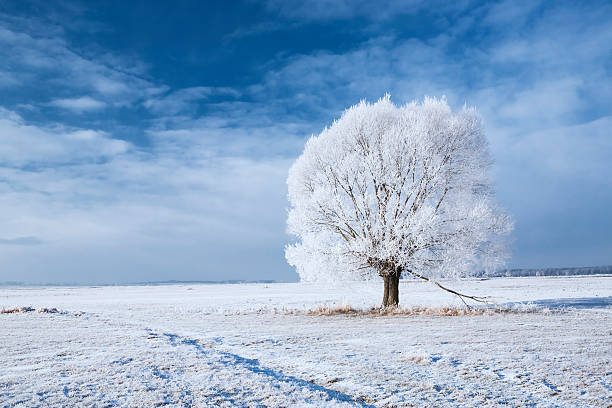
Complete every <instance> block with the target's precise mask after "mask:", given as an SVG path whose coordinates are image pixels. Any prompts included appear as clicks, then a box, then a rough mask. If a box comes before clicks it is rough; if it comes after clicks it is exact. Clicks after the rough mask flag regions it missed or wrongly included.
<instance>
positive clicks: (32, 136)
mask: <svg viewBox="0 0 612 408" xmlns="http://www.w3.org/2000/svg"><path fill="white" fill-rule="evenodd" d="M129 149H130V145H129V143H127V142H125V141H122V140H117V139H112V138H110V137H109V136H108V135H107V134H106V133H104V132H99V131H95V130H79V129H67V128H63V127H55V128H48V129H45V128H40V127H37V126H32V125H28V124H27V123H25V122H24V121H23V119H22V118H21V117H20V116H19V115H17V114H16V113H14V112H11V111H7V110H6V109H3V108H0V157H2V165H4V166H27V165H33V166H53V165H59V164H66V163H68V164H69V163H80V162H87V161H96V160H101V159H105V160H107V159H109V158H112V157H113V156H116V155H120V154H122V153H125V152H127V151H128V150H129Z"/></svg>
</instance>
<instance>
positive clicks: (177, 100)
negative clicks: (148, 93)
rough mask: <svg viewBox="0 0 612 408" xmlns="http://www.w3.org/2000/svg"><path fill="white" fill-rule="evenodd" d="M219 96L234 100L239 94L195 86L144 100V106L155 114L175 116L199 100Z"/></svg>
mask: <svg viewBox="0 0 612 408" xmlns="http://www.w3.org/2000/svg"><path fill="white" fill-rule="evenodd" d="M219 95H221V96H230V97H233V98H236V97H239V96H240V93H239V92H238V91H237V90H235V89H233V88H228V87H209V86H197V87H192V88H184V89H179V90H177V91H174V92H170V93H169V94H167V95H159V96H155V97H153V98H150V99H148V100H146V101H145V102H144V106H145V107H146V108H148V109H150V110H151V111H152V112H155V113H161V114H164V115H176V114H178V113H180V112H183V111H188V110H190V109H191V108H193V107H195V106H196V105H197V103H198V102H199V101H201V100H206V99H208V98H210V97H211V96H219Z"/></svg>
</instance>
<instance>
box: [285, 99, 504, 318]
mask: <svg viewBox="0 0 612 408" xmlns="http://www.w3.org/2000/svg"><path fill="white" fill-rule="evenodd" d="M491 164H492V161H491V158H490V156H489V153H488V149H487V142H486V139H485V136H484V132H483V127H482V122H481V119H480V117H479V116H478V114H477V113H476V111H475V110H474V109H469V108H463V109H462V110H460V111H458V112H456V113H453V112H452V111H451V109H450V108H449V106H448V104H447V103H446V100H444V99H432V98H426V99H425V100H424V101H423V102H422V103H416V102H413V103H410V104H407V105H404V106H396V105H394V104H393V103H392V102H391V101H390V97H389V95H386V96H385V97H384V98H382V99H380V100H379V101H378V102H376V103H374V104H370V103H367V102H364V101H362V102H361V103H359V104H358V105H355V106H353V107H351V108H349V109H348V110H346V111H345V112H344V114H343V115H342V117H341V118H340V119H338V120H337V121H335V122H334V123H333V124H332V125H331V127H329V128H326V129H325V130H323V131H322V132H321V134H319V135H318V136H313V137H311V138H310V139H309V140H308V142H307V143H306V147H305V149H304V152H303V153H302V155H301V156H300V157H299V158H298V159H297V160H296V162H295V163H294V164H293V166H292V167H291V169H290V170H289V177H288V180H287V184H288V187H289V201H290V204H291V208H290V210H289V215H288V221H287V222H288V231H289V233H291V234H294V235H295V236H297V237H298V239H299V242H297V243H296V244H293V245H289V246H288V247H287V248H286V258H287V261H288V262H289V263H290V264H291V265H293V266H295V267H296V269H297V272H298V274H299V275H300V278H301V280H305V281H320V280H343V279H346V280H355V279H364V278H370V277H372V276H380V277H382V279H383V281H384V294H383V300H382V305H383V307H387V306H396V305H398V304H399V280H400V278H401V277H402V276H407V275H412V276H414V277H418V278H420V279H425V280H431V279H433V278H438V277H462V276H470V275H471V274H473V273H475V272H477V271H479V272H480V271H482V270H490V269H491V268H492V267H495V266H497V265H499V264H501V263H503V261H504V259H505V248H506V245H505V240H504V239H503V237H504V235H506V234H507V233H508V232H509V231H510V230H511V228H512V224H511V221H510V219H509V217H507V216H506V215H505V214H504V213H503V212H502V211H501V210H500V209H499V208H498V207H497V206H496V205H495V203H494V202H493V184H492V180H491V178H490V176H489V170H490V167H491ZM438 286H440V287H442V286H441V285H439V284H438ZM442 288H443V289H446V290H449V289H447V288H444V287H442ZM449 291H450V292H452V293H455V294H458V295H460V296H466V295H461V294H459V293H457V292H454V291H452V290H449ZM467 297H470V296H467ZM472 298H474V299H475V300H478V299H477V298H475V297H472Z"/></svg>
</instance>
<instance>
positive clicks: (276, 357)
mask: <svg viewBox="0 0 612 408" xmlns="http://www.w3.org/2000/svg"><path fill="white" fill-rule="evenodd" d="M447 284H448V285H449V286H452V287H453V288H456V289H459V290H462V291H464V292H467V293H471V294H476V295H490V296H492V300H493V301H495V302H496V303H498V304H506V305H511V306H512V307H513V308H514V309H515V310H517V311H522V312H520V313H490V314H483V315H465V316H439V315H435V314H433V315H405V316H402V315H395V316H363V315H359V316H355V315H334V316H321V315H312V314H309V313H307V311H308V310H311V309H315V308H317V307H319V306H321V305H327V306H332V307H333V306H343V305H350V306H352V307H357V308H368V307H371V306H376V305H378V304H379V303H380V297H381V295H382V283H381V282H350V283H342V284H335V285H327V284H306V283H274V284H233V285H198V284H184V285H166V286H106V287H4V288H0V310H9V309H12V308H23V307H31V308H33V309H34V311H29V312H18V313H1V314H0V406H2V407H4V406H8V407H13V406H16V407H33V406H54V407H55V406H58V407H59V406H130V407H149V406H197V407H210V406H214V407H216V406H219V407H233V406H241V407H258V406H259V407H289V406H297V407H306V406H313V407H314V406H316V407H411V406H416V407H447V406H448V407H454V406H461V407H466V406H467V407H472V406H474V407H475V406H510V407H524V406H533V407H610V406H612V276H609V275H608V276H573V277H529V278H494V279H489V280H476V279H474V280H463V281H458V282H447ZM400 302H401V306H403V307H406V308H410V307H413V306H414V307H416V306H419V307H441V306H455V307H462V303H461V302H460V301H459V300H458V299H457V298H456V297H455V296H453V295H450V294H448V293H446V292H443V291H441V290H440V289H438V288H436V287H434V286H433V285H430V284H427V283H425V282H416V281H406V282H402V283H401V287H400ZM528 303H530V304H531V305H528V306H525V305H526V304H528ZM42 308H48V309H51V312H39V310H40V309H42ZM52 308H56V309H57V312H56V311H55V310H52Z"/></svg>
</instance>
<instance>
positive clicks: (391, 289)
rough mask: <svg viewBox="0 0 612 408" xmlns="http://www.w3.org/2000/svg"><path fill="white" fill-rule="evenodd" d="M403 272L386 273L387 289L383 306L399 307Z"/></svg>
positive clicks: (384, 277) (385, 283) (384, 278)
mask: <svg viewBox="0 0 612 408" xmlns="http://www.w3.org/2000/svg"><path fill="white" fill-rule="evenodd" d="M400 276H401V273H396V272H394V273H391V274H389V275H384V276H383V280H384V285H385V291H384V293H383V302H382V306H383V307H397V306H398V305H399V280H400Z"/></svg>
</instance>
